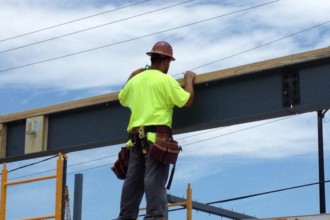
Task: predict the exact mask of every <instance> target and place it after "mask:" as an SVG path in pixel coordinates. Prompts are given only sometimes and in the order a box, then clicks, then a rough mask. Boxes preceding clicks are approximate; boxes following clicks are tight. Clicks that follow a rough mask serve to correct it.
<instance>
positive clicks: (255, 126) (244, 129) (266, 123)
mask: <svg viewBox="0 0 330 220" xmlns="http://www.w3.org/2000/svg"><path fill="white" fill-rule="evenodd" d="M294 116H296V115H293V116H289V117H286V118H280V119H278V120H274V121H270V122H265V123H263V124H259V125H254V126H251V127H248V128H243V129H240V130H236V131H231V132H228V133H225V134H221V135H217V136H214V137H211V138H208V139H204V140H199V141H195V142H193V143H189V144H184V145H182V146H188V145H192V144H196V143H201V142H204V141H209V140H212V139H216V138H219V137H223V136H227V135H230V134H234V133H237V132H241V131H246V130H249V129H252V128H257V127H261V126H264V125H268V124H271V123H275V122H279V121H282V120H285V119H289V118H292V117H294Z"/></svg>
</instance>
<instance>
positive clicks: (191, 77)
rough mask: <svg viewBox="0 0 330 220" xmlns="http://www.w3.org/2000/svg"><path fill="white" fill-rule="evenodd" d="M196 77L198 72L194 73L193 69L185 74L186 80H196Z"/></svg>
mask: <svg viewBox="0 0 330 220" xmlns="http://www.w3.org/2000/svg"><path fill="white" fill-rule="evenodd" d="M195 78H196V73H194V72H193V71H190V70H189V71H187V72H185V74H184V79H185V80H191V81H195Z"/></svg>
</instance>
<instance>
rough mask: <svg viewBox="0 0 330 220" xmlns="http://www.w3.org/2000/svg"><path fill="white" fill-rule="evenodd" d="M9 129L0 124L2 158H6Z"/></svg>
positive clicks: (0, 153)
mask: <svg viewBox="0 0 330 220" xmlns="http://www.w3.org/2000/svg"><path fill="white" fill-rule="evenodd" d="M6 143H7V127H6V125H4V124H0V158H5V157H6Z"/></svg>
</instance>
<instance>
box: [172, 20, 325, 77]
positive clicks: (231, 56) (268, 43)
mask: <svg viewBox="0 0 330 220" xmlns="http://www.w3.org/2000/svg"><path fill="white" fill-rule="evenodd" d="M328 23H330V21H326V22H323V23H321V24H318V25H315V26H312V27H309V28H306V29H303V30H301V31H298V32H295V33H293V34H290V35H287V36H285V37H281V38H278V39H276V40H273V41H270V42H267V43H265V44H262V45H259V46H256V47H253V48H250V49H247V50H243V51H241V52H239V53H236V54H233V55H230V56H227V57H224V58H221V59H218V60H215V61H212V62H210V63H206V64H203V65H201V66H197V67H194V68H192V69H191V70H196V69H199V68H202V67H205V66H209V65H211V64H214V63H217V62H220V61H223V60H226V59H229V58H233V57H235V56H238V55H241V54H244V53H247V52H250V51H252V50H256V49H259V48H261V47H265V46H268V45H270V44H273V43H276V42H278V41H281V40H284V39H287V38H290V37H293V36H295V35H298V34H301V33H303V32H306V31H309V30H312V29H314V28H317V27H320V26H323V25H326V24H328ZM179 74H182V73H177V74H174V75H173V76H177V75H179Z"/></svg>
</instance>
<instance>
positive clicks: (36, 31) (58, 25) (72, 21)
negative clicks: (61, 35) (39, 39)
mask: <svg viewBox="0 0 330 220" xmlns="http://www.w3.org/2000/svg"><path fill="white" fill-rule="evenodd" d="M148 1H150V0H145V1H141V2H136V3H133V4H130V5H126V6H123V7H119V8H116V9H112V10H108V11H104V12H101V13H98V14H93V15H89V16H86V17H82V18H78V19H75V20H71V21H67V22H64V23H60V24H56V25H54V26H50V27H46V28H42V29H38V30H35V31H31V32H28V33H24V34H20V35H16V36H13V37H10V38H6V39H2V40H0V43H1V42H4V41H8V40H12V39H15V38H19V37H23V36H27V35H31V34H35V33H38V32H41V31H45V30H49V29H53V28H56V27H60V26H63V25H67V24H71V23H74V22H77V21H82V20H85V19H88V18H92V17H96V16H99V15H103V14H106V13H110V12H114V11H118V10H121V9H124V8H129V7H132V6H135V5H138V4H142V3H145V2H148Z"/></svg>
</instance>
